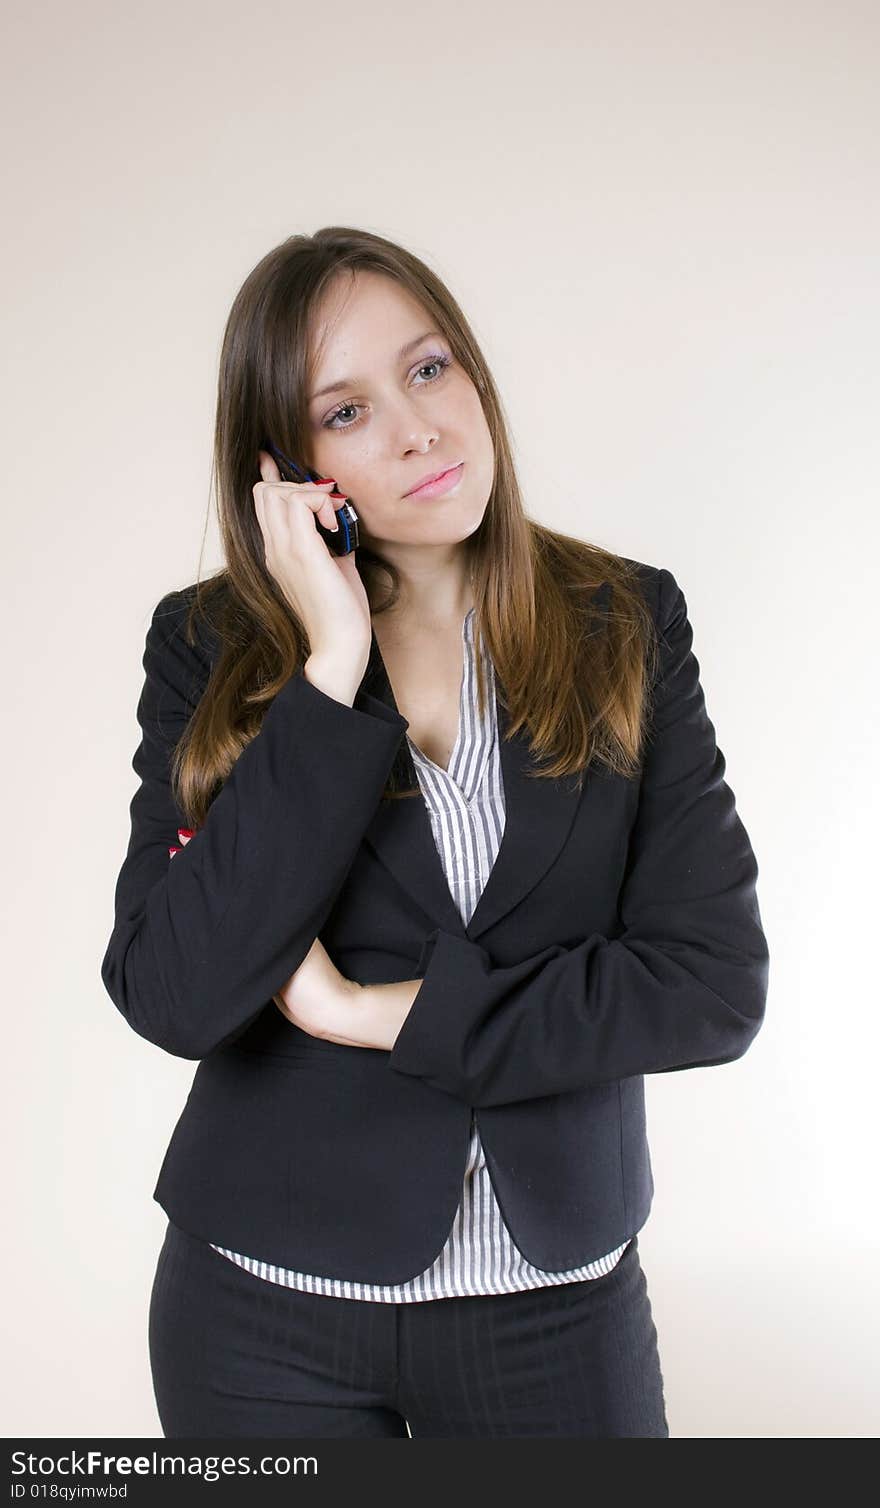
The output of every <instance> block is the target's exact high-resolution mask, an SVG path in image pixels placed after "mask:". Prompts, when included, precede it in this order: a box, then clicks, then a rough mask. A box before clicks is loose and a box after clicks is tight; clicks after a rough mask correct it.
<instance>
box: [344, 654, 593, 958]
mask: <svg viewBox="0 0 880 1508" xmlns="http://www.w3.org/2000/svg"><path fill="white" fill-rule="evenodd" d="M363 692H369V694H370V695H371V696H375V697H377V698H378V699H379V700H380V701H383V702H385V703H386V704H387V705H388V706H389V707H391V708H393V710H394V711H395V712H399V711H400V709H399V708H398V706H397V703H396V701H395V700H394V692H393V690H392V687H391V682H390V680H389V678H388V673H387V670H386V668H385V662H384V660H383V659H382V655H381V652H380V650H379V645H378V642H377V640H376V636H375V633H374V634H373V635H372V644H371V648H370V659H369V661H368V664H367V669H366V672H365V674H364V678H363V680H362V681H361V685H360V687H359V690H358V693H357V697H356V698H355V706H356V705H357V699H358V697H360V695H361V694H362V693H363ZM496 711H497V716H498V738H499V756H500V762H501V771H502V776H503V780H504V799H505V808H506V815H505V825H504V832H503V834H502V838H501V844H500V846H499V849H498V854H497V857H496V859H495V863H494V865H493V866H492V869H491V871H490V874H489V877H488V879H487V881H486V884H485V886H484V887H483V892H482V894H481V896H480V898H479V900H478V902H477V905H476V907H475V909H474V912H473V915H472V917H471V919H470V922H469V923H468V925H467V926H465V925H464V923H463V921H462V918H461V916H460V914H459V911H458V907H457V906H456V904H455V901H454V900H453V898H452V894H451V891H450V889H449V885H448V882H447V879H446V875H445V873H444V870H443V865H442V864H441V862H440V856H439V854H438V852H437V847H436V844H435V842H434V835H433V832H432V829H431V818H430V814H429V812H428V808H427V806H426V805H425V801H424V799H423V797H422V795H421V792H419V794H418V795H417V796H407V797H403V798H401V799H398V800H388V801H381V802H380V803H379V806H378V808H377V810H376V812H375V814H374V817H373V819H372V822H371V823H370V825H369V827H368V828H367V830H366V833H365V835H364V837H365V841H366V842H367V843H368V844H369V846H370V847H371V848H372V850H373V852H374V853H375V855H376V857H377V858H378V859H379V860H380V861H381V863H383V864H384V865H385V867H386V868H387V869H388V870H389V871H390V872H391V873H392V874H393V875H394V876H395V878H396V879H397V881H398V882H399V884H400V885H401V886H402V887H403V889H404V890H405V891H406V892H407V893H408V894H409V895H411V896H412V897H413V899H414V900H415V901H417V902H418V904H419V905H420V906H421V907H422V909H423V910H424V911H425V912H426V914H427V915H428V916H429V917H430V918H431V919H432V920H433V923H434V925H435V926H438V927H441V928H442V929H443V930H444V931H446V932H450V933H452V934H453V935H457V936H459V937H467V938H469V939H471V940H475V939H476V938H478V937H480V936H482V934H483V933H485V932H487V931H488V930H489V929H490V927H493V926H495V924H496V923H497V922H499V921H500V920H501V919H502V917H504V916H506V915H507V913H508V912H509V911H511V910H512V909H513V907H514V906H516V905H518V904H519V902H520V901H522V900H523V899H524V898H525V897H526V896H527V895H528V894H529V892H530V891H531V890H533V889H534V887H535V885H537V883H538V881H539V880H540V879H541V877H542V876H543V875H544V874H545V873H546V871H547V870H548V869H549V868H550V865H551V864H552V863H553V861H554V860H555V859H556V857H557V855H558V853H559V851H560V849H561V848H562V845H563V843H564V842H565V840H566V838H567V837H568V834H569V832H570V830H571V826H572V823H573V821H574V816H575V812H576V811H577V808H578V805H579V803H580V801H581V799H582V792H581V790H579V789H578V786H577V781H576V777H575V776H569V777H566V778H565V779H548V778H546V777H543V778H537V777H536V776H535V775H533V774H531V773H530V772H531V771H534V770H536V769H538V768H539V766H538V764H537V762H536V761H535V760H533V759H532V756H531V754H530V751H529V748H528V739H527V735H526V734H525V732H524V731H523V730H522V729H520V730H518V731H517V733H516V734H515V735H514V736H513V738H507V737H506V736H505V735H506V732H507V728H508V726H509V719H508V716H507V710H506V708H505V707H504V705H503V704H502V702H501V701H500V699H499V697H498V696H497V694H496ZM395 771H398V772H399V773H400V775H401V777H402V779H403V781H404V782H405V783H406V784H408V785H411V786H414V787H416V788H418V776H417V773H416V768H415V765H414V763H413V759H412V756H411V754H410V752H409V745H408V744H407V741H406V739H405V738H402V739H401V746H400V752H399V755H398V764H397V765H396V766H395ZM586 778H588V777H585V779H586Z"/></svg>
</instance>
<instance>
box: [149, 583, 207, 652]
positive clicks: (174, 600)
mask: <svg viewBox="0 0 880 1508" xmlns="http://www.w3.org/2000/svg"><path fill="white" fill-rule="evenodd" d="M224 589H225V573H222V574H221V575H218V576H214V577H210V578H208V579H207V580H205V581H193V582H190V583H189V584H188V585H187V586H183V587H174V588H172V589H171V590H170V591H167V592H165V594H164V595H163V596H162V597H160V599H159V601H158V602H157V603H156V606H155V607H154V609H153V614H152V623H151V625H150V630H149V635H148V641H149V642H150V644H151V645H152V647H153V649H154V651H155V652H157V653H161V654H166V655H167V654H176V655H182V656H187V657H192V658H193V660H194V661H195V662H197V663H198V664H200V665H201V666H203V667H204V668H206V669H208V670H210V667H211V665H212V664H213V662H214V659H215V658H216V654H217V651H218V649H219V645H220V640H219V637H218V634H217V632H216V630H215V629H214V628H213V627H212V625H211V618H210V614H211V609H212V607H213V606H214V605H216V602H217V600H218V597H219V596H220V594H222V592H223V591H224Z"/></svg>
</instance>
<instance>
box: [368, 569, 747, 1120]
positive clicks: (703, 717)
mask: <svg viewBox="0 0 880 1508" xmlns="http://www.w3.org/2000/svg"><path fill="white" fill-rule="evenodd" d="M659 576H660V581H659V603H658V618H657V621H658V625H659V626H660V630H661V639H660V652H661V664H660V672H659V678H658V686H657V688H656V699H655V704H654V716H653V724H652V729H651V737H650V740H649V743H648V747H647V752H646V755H645V760H644V765H643V769H642V779H641V785H640V791H639V804H638V809H637V813H636V819H635V822H634V825H633V829H632V832H631V834H630V847H629V853H628V857H627V868H626V873H625V876H624V882H623V886H622V888H621V893H620V898H619V912H620V917H621V921H622V923H623V931H622V933H621V934H620V936H618V937H615V938H612V939H609V938H606V937H603V936H601V935H600V934H598V933H593V934H592V935H591V936H589V937H587V938H586V939H585V940H584V941H583V942H582V943H580V944H578V945H577V946H576V947H572V948H565V947H562V946H557V945H554V946H551V947H548V948H545V949H544V950H543V951H542V952H540V953H538V954H536V955H534V956H533V957H531V958H525V959H523V960H521V961H519V962H517V963H515V964H513V965H511V966H508V967H500V968H496V967H494V966H493V963H492V960H491V958H490V956H489V954H488V952H487V951H486V949H485V948H483V947H481V946H480V944H479V943H477V942H472V941H471V940H470V939H468V938H462V937H458V936H453V935H452V934H451V933H448V932H444V931H443V929H442V928H439V927H438V928H436V929H435V930H434V931H433V932H432V933H431V934H430V936H429V937H428V938H427V940H426V943H425V946H424V948H423V951H422V958H421V959H420V962H419V970H420V972H421V974H422V978H421V979H420V980H417V981H406V982H405V985H406V986H409V989H410V990H411V991H412V994H413V998H412V1001H411V1008H410V1009H409V1010H408V1011H407V1013H406V1014H405V1017H404V1020H403V1024H402V1027H401V1029H400V1030H399V1032H398V1034H397V1036H396V1039H395V1041H394V1045H393V1048H392V1050H391V1055H390V1058H389V1066H390V1067H391V1068H393V1069H394V1070H395V1071H396V1072H398V1073H405V1074H411V1075H414V1076H415V1077H417V1078H422V1079H424V1080H425V1082H426V1083H428V1084H431V1085H432V1086H434V1087H435V1088H437V1089H441V1090H444V1091H445V1092H446V1093H448V1094H452V1095H455V1096H456V1097H457V1098H459V1099H462V1100H465V1101H466V1102H467V1103H468V1104H470V1105H473V1106H477V1107H480V1106H491V1105H503V1104H507V1103H511V1102H515V1101H517V1100H528V1099H535V1098H539V1097H541V1096H544V1095H553V1094H563V1093H566V1092H570V1091H574V1090H578V1089H583V1088H586V1087H587V1086H590V1085H595V1084H602V1083H610V1082H613V1081H615V1080H618V1079H623V1078H628V1077H631V1076H635V1075H639V1074H645V1073H665V1072H669V1071H671V1070H675V1069H684V1068H696V1067H701V1066H702V1067H707V1066H709V1065H711V1064H716V1063H728V1062H731V1061H732V1060H733V1059H735V1058H739V1057H741V1056H742V1054H743V1053H744V1052H745V1051H746V1049H747V1048H748V1046H749V1044H750V1043H751V1041H752V1039H753V1038H754V1037H755V1035H756V1033H757V1032H758V1030H759V1028H760V1026H761V1023H762V1020H763V1017H764V1010H765V1004H766V997H767V986H768V976H769V953H768V947H767V942H766V938H765V936H764V930H763V926H762V923H761V915H760V911H759V908H758V899H757V894H756V880H757V874H758V866H757V862H756V859H755V855H754V853H753V851H752V847H751V843H750V841H749V837H748V834H747V832H746V830H745V827H744V826H743V824H742V821H741V820H740V818H739V816H738V814H737V811H736V806H735V802H734V796H733V792H732V790H731V789H730V787H729V786H728V785H727V783H726V781H725V779H724V774H725V760H724V756H723V754H722V753H721V751H720V750H719V748H718V747H717V744H716V741H715V730H714V727H713V725H712V723H711V721H710V719H709V716H708V713H707V711H706V704H705V699H704V696H703V691H702V687H701V685H700V680H699V664H698V661H697V659H696V657H695V655H694V653H693V649H692V641H693V634H692V630H691V625H690V622H689V620H688V614H687V604H686V601H685V597H684V593H683V592H682V590H681V588H680V587H679V586H678V583H677V582H676V580H675V578H674V576H673V575H672V574H671V572H669V571H668V570H665V569H664V570H661V571H660V573H659ZM426 957H427V959H428V963H427V968H424V967H423V963H424V960H425V958H426ZM395 988H397V989H398V991H399V994H398V997H397V1000H398V1007H399V1006H400V1005H401V1003H402V1002H404V1001H405V999H406V996H405V994H404V993H403V991H404V986H378V987H376V986H368V987H367V995H368V998H369V995H370V993H371V991H374V990H377V989H378V990H379V991H382V990H389V989H391V990H393V989H395ZM389 1002H390V1003H387V1004H386V1009H388V1010H389V1011H391V1012H392V1015H393V1006H394V997H393V996H391V997H389Z"/></svg>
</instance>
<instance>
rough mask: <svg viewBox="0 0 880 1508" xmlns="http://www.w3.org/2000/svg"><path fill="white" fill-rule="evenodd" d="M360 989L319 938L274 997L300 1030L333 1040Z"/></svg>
mask: <svg viewBox="0 0 880 1508" xmlns="http://www.w3.org/2000/svg"><path fill="white" fill-rule="evenodd" d="M359 990H360V985H359V984H356V983H355V981H354V980H353V979H346V978H345V977H344V975H342V974H340V972H339V970H338V969H337V967H336V965H335V964H334V963H333V960H332V959H331V957H330V955H329V953H328V952H327V949H326V948H325V947H324V944H323V943H322V942H321V939H320V938H319V937H316V938H315V941H314V942H313V943H312V946H311V948H310V949H309V951H308V953H307V954H306V956H305V958H304V959H303V961H302V963H301V964H300V966H299V968H298V969H296V970H295V971H294V973H293V974H291V976H290V978H289V979H288V981H287V983H286V984H285V985H284V986H283V988H282V989H280V990H279V991H278V994H277V995H273V996H272V999H273V1000H274V1001H275V1004H276V1005H277V1007H278V1009H279V1010H280V1012H281V1014H282V1016H286V1017H287V1019H288V1021H290V1022H292V1023H293V1025H294V1026H298V1027H299V1028H300V1030H301V1031H304V1032H308V1034H309V1036H310V1037H324V1038H326V1039H327V1040H328V1041H334V1040H337V1039H336V1038H334V1036H333V1032H334V1030H336V1029H337V1028H340V1027H341V1026H342V1023H343V1018H344V1016H345V1011H346V1007H347V1008H348V1009H350V1008H351V1005H352V1001H353V999H354V997H355V996H356V995H357V994H358V992H359Z"/></svg>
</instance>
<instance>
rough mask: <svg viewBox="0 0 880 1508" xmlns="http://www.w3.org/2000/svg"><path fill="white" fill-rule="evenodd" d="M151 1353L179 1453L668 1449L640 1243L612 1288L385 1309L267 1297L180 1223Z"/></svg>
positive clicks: (159, 1397)
mask: <svg viewBox="0 0 880 1508" xmlns="http://www.w3.org/2000/svg"><path fill="white" fill-rule="evenodd" d="M149 1344H150V1363H151V1367H152V1373H153V1387H154V1391H155V1395H156V1403H157V1406H158V1410H159V1417H160V1419H161V1421H162V1429H163V1432H164V1435H165V1437H166V1438H169V1437H181V1436H202V1437H214V1438H224V1437H227V1436H228V1437H233V1436H235V1437H261V1436H262V1437H268V1438H272V1437H274V1438H283V1437H288V1438H302V1439H316V1438H320V1437H328V1438H329V1437H334V1438H338V1437H341V1436H350V1437H355V1436H368V1435H373V1436H376V1435H378V1436H399V1437H401V1438H404V1439H405V1438H407V1437H408V1436H409V1435H411V1436H412V1438H414V1439H417V1438H419V1437H423V1438H440V1437H446V1438H461V1437H464V1436H493V1437H495V1436H508V1437H514V1436H526V1435H556V1436H577V1437H580V1438H585V1439H607V1438H612V1437H620V1436H649V1435H650V1436H660V1437H666V1436H668V1434H669V1430H668V1427H667V1423H666V1413H665V1407H664V1399H663V1378H662V1375H661V1371H660V1362H659V1357H658V1352H657V1332H656V1329H655V1327H654V1322H653V1319H652V1315H651V1305H650V1301H649V1299H648V1291H647V1284H646V1281H645V1276H644V1273H643V1271H642V1267H641V1263H640V1261H639V1253H638V1237H637V1236H634V1237H633V1239H632V1240H631V1242H630V1244H629V1246H628V1247H627V1249H626V1251H625V1252H624V1254H623V1256H622V1257H621V1259H620V1261H619V1262H618V1263H617V1266H616V1267H614V1268H613V1269H612V1271H611V1272H609V1273H606V1274H605V1275H604V1276H603V1277H600V1278H593V1279H584V1280H582V1281H576V1282H571V1283H562V1284H559V1285H558V1286H556V1287H550V1288H536V1289H526V1290H524V1291H521V1292H516V1293H503V1294H492V1295H481V1296H471V1297H466V1298H445V1299H427V1300H423V1301H421V1302H418V1303H406V1304H400V1303H387V1304H386V1303H380V1302H377V1301H370V1300H363V1299H345V1298H333V1297H329V1296H327V1295H324V1294H314V1293H304V1292H300V1290H299V1289H295V1288H285V1287H284V1286H282V1285H280V1284H277V1283H271V1282H267V1281H266V1280H265V1279H264V1278H260V1277H256V1276H255V1275H254V1274H253V1273H250V1272H248V1271H247V1270H246V1269H245V1268H242V1267H238V1266H237V1265H236V1263H234V1262H232V1261H230V1260H229V1258H228V1257H224V1256H221V1254H220V1253H219V1252H216V1251H213V1250H212V1248H211V1247H210V1245H209V1244H208V1243H207V1242H206V1241H202V1240H200V1239H198V1238H197V1237H195V1236H190V1235H188V1234H187V1233H186V1232H184V1231H182V1230H180V1229H179V1228H178V1227H177V1226H175V1225H173V1224H171V1223H170V1222H169V1225H168V1229H167V1231H166V1233H165V1240H164V1242H163V1245H162V1249H161V1251H160V1253H159V1260H158V1264H157V1267H156V1275H155V1279H154V1282H153V1289H152V1294H151V1299H150V1314H149Z"/></svg>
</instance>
